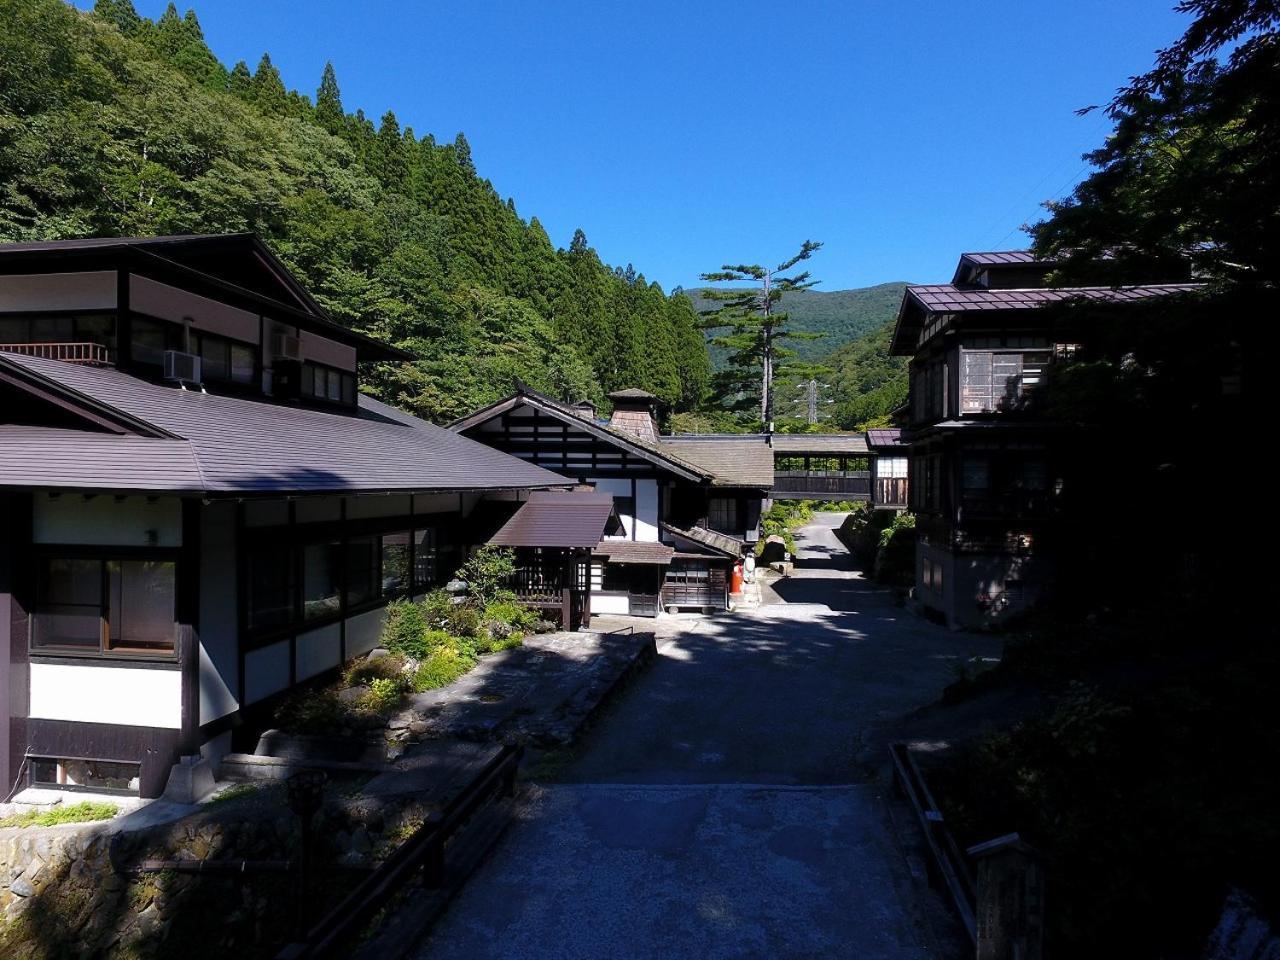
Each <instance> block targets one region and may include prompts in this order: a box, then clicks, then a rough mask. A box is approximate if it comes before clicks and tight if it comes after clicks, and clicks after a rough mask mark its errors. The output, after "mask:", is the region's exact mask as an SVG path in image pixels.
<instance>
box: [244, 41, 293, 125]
mask: <svg viewBox="0 0 1280 960" xmlns="http://www.w3.org/2000/svg"><path fill="white" fill-rule="evenodd" d="M252 91H253V102H254V103H256V104H257V105H258V109H260V110H263V111H265V112H267V113H284V112H285V108H286V106H287V103H288V94H287V92H286V91H285V88H284V80H282V79H281V78H280V71H279V70H277V69H276V66H275V64H274V63H272V62H271V54H269V53H264V54H263V55H262V59H261V60H259V61H258V69H257V70H255V71H254V73H253V87H252Z"/></svg>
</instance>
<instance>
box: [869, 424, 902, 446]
mask: <svg viewBox="0 0 1280 960" xmlns="http://www.w3.org/2000/svg"><path fill="white" fill-rule="evenodd" d="M901 442H902V431H901V430H900V429H899V428H898V427H873V428H872V429H870V430H868V431H867V446H869V447H873V448H874V447H896V446H897V445H898V444H900V443H901Z"/></svg>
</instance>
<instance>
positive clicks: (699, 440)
mask: <svg viewBox="0 0 1280 960" xmlns="http://www.w3.org/2000/svg"><path fill="white" fill-rule="evenodd" d="M658 445H659V447H660V449H662V450H663V451H664V452H673V453H675V454H676V456H678V457H679V458H680V459H681V460H684V461H685V462H687V463H694V464H697V465H698V466H699V467H701V468H702V469H703V470H705V471H707V472H708V473H710V474H711V478H712V479H711V485H712V486H713V487H751V488H755V489H768V488H769V487H772V486H773V451H772V450H771V449H770V448H769V444H768V441H767V440H766V439H765V437H764V436H762V435H759V434H744V435H725V436H708V435H701V436H698V435H693V434H688V435H677V436H671V437H660V438H659V439H658Z"/></svg>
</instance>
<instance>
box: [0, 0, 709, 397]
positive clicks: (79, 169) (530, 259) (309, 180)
mask: <svg viewBox="0 0 1280 960" xmlns="http://www.w3.org/2000/svg"><path fill="white" fill-rule="evenodd" d="M161 19H162V20H163V21H164V24H163V27H161V26H160V25H159V24H157V23H154V22H152V21H150V20H144V19H142V18H140V17H138V16H137V13H136V11H135V10H134V9H133V7H132V4H131V3H130V0H98V3H97V5H96V7H95V13H94V14H85V13H82V12H80V11H78V10H76V9H75V8H74V7H73V6H71V5H69V4H67V3H65V2H62V0H3V2H0V91H3V95H0V130H3V131H4V135H3V136H0V241H7V240H34V239H56V238H61V237H84V236H122V235H146V234H161V233H219V232H228V231H242V230H252V231H255V232H257V233H259V234H260V235H261V236H262V237H263V238H264V239H265V240H266V241H267V242H268V243H269V244H270V245H271V246H272V248H273V249H274V250H275V251H276V252H277V253H278V254H279V255H280V256H281V258H282V259H283V260H284V262H285V263H287V264H288V265H289V267H290V268H291V269H292V270H294V271H296V272H297V274H298V275H299V276H300V277H301V278H302V280H303V281H304V282H305V283H306V284H307V285H308V287H309V288H310V289H311V290H312V291H313V292H314V293H315V295H316V297H317V298H318V299H319V301H320V302H321V303H322V304H323V305H324V307H325V308H326V309H327V310H328V311H329V312H330V313H331V314H332V315H333V317H334V318H335V319H336V320H338V321H339V322H341V323H344V324H348V325H350V326H351V327H353V328H355V329H358V330H361V331H364V332H367V333H369V334H370V335H372V336H374V337H378V338H381V339H383V340H386V341H388V342H392V343H395V344H397V345H399V346H402V347H404V348H405V349H406V350H408V351H410V352H411V353H412V354H413V355H414V356H415V357H416V359H415V360H413V361H411V362H408V363H402V364H385V365H373V366H371V368H370V369H367V370H366V371H365V372H364V377H363V382H362V387H363V388H364V389H366V390H368V391H370V392H372V393H374V394H375V395H376V396H379V397H380V398H382V399H385V400H388V401H389V402H392V403H396V404H398V405H400V406H402V407H404V408H405V409H408V410H411V411H413V412H414V413H417V414H419V415H421V416H425V417H428V418H430V419H433V420H437V421H441V420H449V419H452V418H454V417H456V416H458V415H460V414H462V413H464V412H466V411H467V410H468V409H472V408H474V407H477V406H481V405H483V404H485V403H489V402H491V401H493V400H495V399H497V398H498V397H500V396H502V395H503V394H504V393H506V392H508V391H510V389H511V384H512V381H513V379H515V378H519V379H521V380H523V381H525V382H526V383H529V384H531V385H533V386H534V387H536V388H537V389H540V390H545V391H546V392H548V393H551V394H553V395H554V396H556V397H557V398H558V399H561V400H581V399H584V398H589V399H593V400H596V401H601V400H603V398H604V395H605V394H606V393H607V392H609V391H610V390H616V389H619V388H621V387H641V388H644V389H647V390H650V391H651V392H653V393H655V394H657V395H658V396H659V397H661V398H662V399H663V401H665V402H666V403H668V404H670V405H671V406H672V408H673V409H675V410H677V411H679V410H688V409H690V408H692V407H693V406H695V405H696V404H697V403H698V402H699V401H700V400H701V399H702V397H703V396H704V394H705V393H706V386H707V381H708V379H709V377H710V365H709V360H708V357H707V352H706V346H705V343H704V339H703V333H702V330H701V329H700V327H699V321H698V317H697V314H696V313H695V311H694V309H693V306H692V304H691V303H690V301H689V299H688V298H687V297H684V296H675V295H672V296H667V295H665V294H663V293H662V291H661V290H660V289H658V288H657V286H656V285H649V284H646V285H643V286H641V284H640V278H639V277H638V276H637V277H636V284H635V286H634V287H631V286H627V285H626V284H624V283H623V282H622V281H620V280H615V279H614V277H613V274H612V272H611V271H610V268H609V267H608V266H606V265H605V264H603V263H601V261H600V259H599V257H598V256H597V255H596V252H595V251H594V250H592V249H591V247H590V245H589V244H587V242H586V237H585V235H583V236H581V237H579V238H577V239H576V240H574V241H573V243H572V245H571V249H569V250H560V249H556V247H555V245H554V244H553V243H552V242H551V240H550V239H549V238H548V237H547V234H546V232H545V231H544V230H543V229H542V227H541V226H540V225H538V224H537V223H535V222H532V221H530V222H526V221H524V220H521V219H520V217H519V216H518V215H517V213H516V210H515V207H514V205H513V204H510V203H508V202H506V201H505V200H504V199H503V198H502V197H500V196H499V195H498V193H497V191H496V190H494V188H493V186H492V185H491V184H490V183H489V182H488V181H487V180H484V179H483V178H481V177H480V176H478V175H477V173H476V171H475V166H474V160H473V158H472V156H471V150H470V146H469V145H468V144H467V142H466V138H465V137H463V136H459V137H458V138H457V139H456V140H453V141H452V142H448V141H446V142H445V143H443V144H437V142H436V140H435V139H434V138H433V137H432V136H431V135H430V134H427V135H425V136H423V137H421V138H415V136H414V135H413V134H412V133H411V132H410V131H409V130H407V129H401V128H400V125H399V124H398V123H397V122H396V120H395V116H394V114H392V113H390V112H388V113H387V114H386V115H385V116H384V117H383V119H382V121H381V123H380V124H378V125H375V123H374V122H373V121H371V120H370V119H369V118H368V117H366V116H365V115H364V114H363V113H361V112H360V111H356V112H355V113H354V114H346V115H344V114H343V111H342V107H341V101H340V99H339V94H338V90H337V78H336V76H334V75H333V71H332V70H331V69H326V70H325V72H324V75H323V76H322V77H321V78H320V87H319V89H318V90H317V96H316V103H315V104H312V102H311V100H310V99H309V98H307V97H305V96H302V95H301V94H299V93H298V92H297V91H293V90H288V89H286V88H285V86H284V84H283V83H282V81H281V78H280V74H279V73H278V71H277V70H276V69H275V67H274V66H273V65H272V64H271V60H270V58H269V57H264V58H263V60H262V62H261V63H260V64H259V67H258V70H257V71H256V73H255V72H251V70H250V68H249V67H248V66H247V65H246V64H244V63H237V64H236V65H235V67H234V69H232V70H230V71H226V70H225V68H222V67H221V66H220V65H219V66H218V68H217V69H216V70H215V69H213V68H212V64H216V63H217V61H216V58H214V57H213V55H212V54H211V53H210V51H209V50H208V47H207V45H206V44H205V43H204V40H203V37H202V35H201V34H202V31H201V30H200V26H199V24H198V23H197V22H196V19H195V17H194V15H191V16H185V17H184V16H179V15H178V13H177V8H176V7H175V8H174V9H173V10H172V11H169V10H166V11H165V14H164V16H163V17H161ZM104 27H107V29H104Z"/></svg>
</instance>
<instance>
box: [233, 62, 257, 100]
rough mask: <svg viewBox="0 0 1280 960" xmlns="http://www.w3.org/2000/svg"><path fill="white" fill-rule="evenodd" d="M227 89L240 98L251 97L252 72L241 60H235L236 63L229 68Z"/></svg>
mask: <svg viewBox="0 0 1280 960" xmlns="http://www.w3.org/2000/svg"><path fill="white" fill-rule="evenodd" d="M227 89H228V90H229V91H230V92H231V93H232V94H234V95H235V96H237V97H239V98H240V99H241V100H252V99H253V74H252V73H250V72H249V65H248V64H247V63H245V62H244V61H243V60H237V61H236V65H235V66H234V67H232V68H231V73H230V74H229V75H228V77H227Z"/></svg>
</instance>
